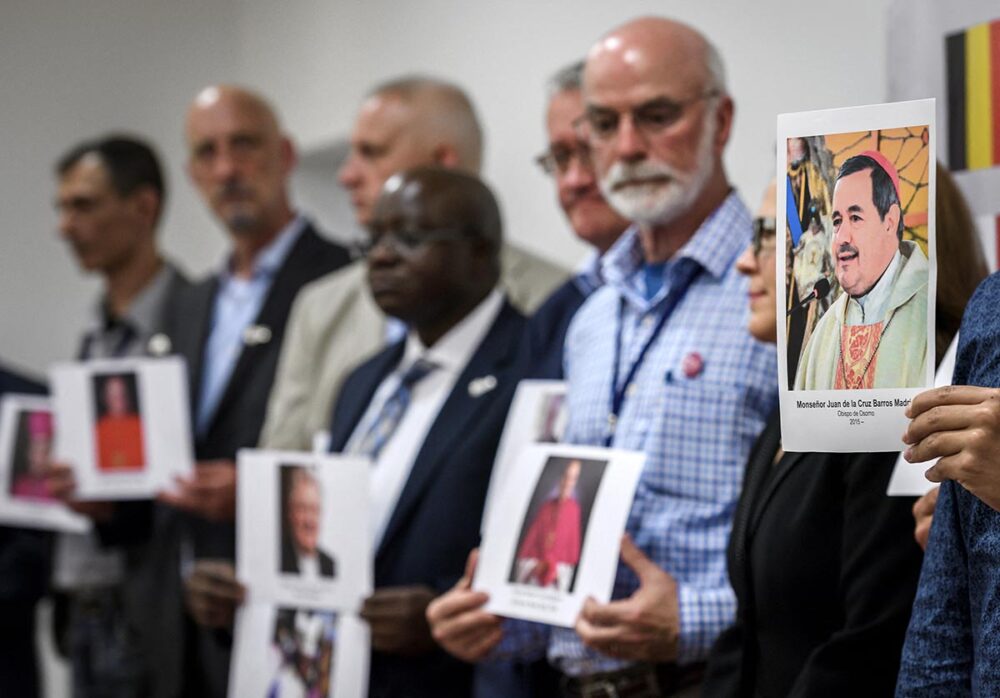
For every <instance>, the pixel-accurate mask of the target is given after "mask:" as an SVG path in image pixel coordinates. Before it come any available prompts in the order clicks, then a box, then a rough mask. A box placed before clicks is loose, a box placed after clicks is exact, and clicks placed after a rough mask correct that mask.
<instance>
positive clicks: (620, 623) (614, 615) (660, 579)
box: [576, 536, 680, 662]
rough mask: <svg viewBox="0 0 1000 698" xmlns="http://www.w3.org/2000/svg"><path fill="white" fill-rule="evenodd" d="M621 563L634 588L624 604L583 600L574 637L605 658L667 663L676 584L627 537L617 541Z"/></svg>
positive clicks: (675, 619) (674, 636) (676, 612)
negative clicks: (636, 579) (635, 584)
mask: <svg viewBox="0 0 1000 698" xmlns="http://www.w3.org/2000/svg"><path fill="white" fill-rule="evenodd" d="M621 557H622V561H624V562H625V564H626V565H628V566H629V567H630V568H632V570H633V571H634V572H635V573H636V575H637V576H638V577H639V588H638V589H637V590H636V591H635V593H634V594H632V596H630V597H628V598H627V599H622V600H620V601H612V602H610V603H607V604H599V603H597V602H596V601H594V600H593V599H592V598H588V599H587V601H586V603H585V604H584V606H583V610H582V611H581V612H580V617H579V618H578V619H577V622H576V632H577V634H578V635H579V636H580V639H581V640H583V643H584V644H585V645H587V646H588V647H590V648H592V649H595V650H597V651H598V652H602V653H604V654H606V655H608V656H611V657H616V658H618V659H634V660H638V661H648V662H669V661H673V660H674V659H676V658H677V642H678V637H679V635H680V608H679V604H678V598H677V582H676V581H674V578H673V577H671V576H670V575H669V574H667V573H666V572H664V571H663V570H661V569H660V568H659V567H658V566H657V565H656V563H655V562H653V561H652V560H650V559H649V558H648V557H646V556H645V555H644V554H643V552H642V551H641V550H639V548H638V547H637V546H636V545H635V543H633V542H632V539H631V538H629V537H628V536H623V537H622V544H621Z"/></svg>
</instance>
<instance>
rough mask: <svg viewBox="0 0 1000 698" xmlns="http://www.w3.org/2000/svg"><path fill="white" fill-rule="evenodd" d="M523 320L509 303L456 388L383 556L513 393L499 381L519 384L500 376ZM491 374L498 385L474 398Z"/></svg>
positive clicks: (427, 442)
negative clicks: (452, 460)
mask: <svg viewBox="0 0 1000 698" xmlns="http://www.w3.org/2000/svg"><path fill="white" fill-rule="evenodd" d="M519 319H520V318H519V316H518V315H517V312H516V311H515V310H514V309H513V308H512V307H511V306H510V305H509V304H508V303H507V302H506V301H504V305H503V307H502V309H501V311H500V314H499V315H498V316H497V319H496V320H495V321H494V323H493V326H492V327H491V328H490V331H489V332H488V333H487V334H486V337H485V338H484V339H483V341H482V342H481V343H480V344H479V347H478V348H477V349H476V351H475V353H474V354H473V355H472V358H471V359H470V360H469V363H468V364H467V365H466V367H465V370H463V371H462V373H461V375H459V377H458V380H457V381H456V382H455V387H454V388H452V391H451V394H450V395H449V396H448V399H447V400H445V403H444V405H443V406H442V408H441V411H440V412H438V415H437V417H436V418H435V420H434V424H433V425H432V426H431V428H430V431H429V432H428V433H427V437H426V438H425V439H424V443H423V445H422V446H421V448H420V452H419V453H418V454H417V458H416V460H415V461H414V463H413V468H412V469H411V470H410V475H409V477H408V478H407V480H406V484H405V485H404V486H403V491H402V493H400V495H399V501H398V502H397V503H396V507H395V509H394V510H393V512H392V517H391V518H390V519H389V523H388V525H387V526H386V529H385V534H384V535H383V536H382V542H381V543H380V544H379V549H378V552H377V555H380V554H381V553H382V551H383V550H384V549H385V548H386V547H387V546H388V545H389V544H390V543H391V541H392V539H393V537H394V536H395V535H396V534H397V533H398V532H399V530H400V529H401V528H402V527H403V525H404V523H405V522H406V520H407V519H408V518H409V516H410V514H411V512H412V511H413V510H414V509H415V508H416V507H417V505H418V504H419V503H420V500H421V499H422V498H423V496H424V493H425V492H426V491H427V488H428V487H429V486H430V485H431V484H432V483H433V481H434V476H435V473H436V472H437V471H438V469H439V468H440V467H441V466H442V465H443V464H444V463H445V462H446V460H447V456H448V454H450V453H454V452H455V451H456V450H458V449H459V448H460V446H458V445H457V443H456V442H459V441H461V440H462V439H463V438H467V437H468V435H469V433H470V432H472V431H475V427H474V425H475V424H477V423H478V422H480V421H481V419H480V417H481V416H482V415H483V413H484V412H485V411H487V410H488V409H489V408H490V407H491V406H492V405H493V404H494V401H493V398H494V397H495V396H497V395H500V394H503V393H504V392H505V391H508V390H512V388H511V387H509V386H506V385H501V384H499V381H509V380H516V376H504V375H500V374H501V373H502V371H503V369H505V368H506V367H507V366H508V365H509V364H510V363H511V361H512V360H513V358H514V357H515V356H516V352H517V346H516V340H517V339H518V338H519V337H520V336H521V334H522V333H523V325H522V324H521V323H519V322H518V320H519ZM489 376H492V377H493V378H494V379H495V380H496V381H498V383H497V384H496V385H495V387H494V388H492V389H491V390H489V391H488V392H484V393H481V394H476V395H473V392H475V390H473V389H472V388H471V387H470V386H471V384H472V383H473V382H474V381H476V380H478V379H486V380H488V377H489Z"/></svg>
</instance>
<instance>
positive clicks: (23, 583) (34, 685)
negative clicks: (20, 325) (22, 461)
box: [0, 367, 51, 698]
mask: <svg viewBox="0 0 1000 698" xmlns="http://www.w3.org/2000/svg"><path fill="white" fill-rule="evenodd" d="M46 392H47V391H46V389H45V386H44V385H43V384H42V383H40V382H38V381H35V380H32V379H30V378H27V377H25V376H21V375H18V374H16V373H13V372H11V371H8V370H6V369H5V368H3V367H0V396H2V395H4V394H5V393H23V394H27V395H44V394H45V393H46ZM50 543H51V536H50V534H48V533H46V532H43V531H31V530H27V529H19V528H9V527H6V526H0V695H2V696H24V697H25V698H30V697H31V696H36V695H38V692H39V684H38V662H37V659H36V657H35V643H34V642H33V641H32V639H33V638H34V637H35V602H36V601H38V599H40V598H41V597H42V595H43V594H44V593H45V590H46V589H47V588H48V579H49V563H50V552H51V549H50Z"/></svg>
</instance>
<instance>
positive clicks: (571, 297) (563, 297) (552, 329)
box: [523, 279, 587, 380]
mask: <svg viewBox="0 0 1000 698" xmlns="http://www.w3.org/2000/svg"><path fill="white" fill-rule="evenodd" d="M585 300H587V296H586V295H584V293H583V291H581V290H580V286H579V284H578V283H577V282H576V280H575V279H569V280H568V281H566V282H565V283H564V284H563V285H562V286H560V287H559V288H557V289H556V290H555V291H553V292H552V295H551V296H549V297H548V298H547V299H546V300H545V302H544V303H542V305H541V306H540V307H539V308H538V310H536V311H535V314H534V315H532V316H531V317H530V318H529V319H528V326H527V328H526V329H525V332H524V344H523V349H524V352H525V359H524V361H525V362H526V363H525V366H526V367H527V369H526V370H527V375H526V377H527V378H549V379H553V380H559V379H562V377H563V345H564V344H565V343H566V332H567V330H569V323H570V321H571V320H572V319H573V316H574V315H576V311H577V310H579V309H580V306H581V305H583V302H584V301H585Z"/></svg>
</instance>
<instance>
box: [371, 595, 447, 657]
mask: <svg viewBox="0 0 1000 698" xmlns="http://www.w3.org/2000/svg"><path fill="white" fill-rule="evenodd" d="M435 596H436V594H435V593H434V591H433V590H432V589H430V588H429V587H425V586H406V587H387V588H384V589H376V590H375V593H374V594H372V595H371V596H369V597H368V598H367V599H365V603H364V606H362V608H361V617H362V618H364V619H365V620H366V621H368V625H369V626H371V633H372V649H375V650H377V651H379V652H388V653H391V654H404V655H411V656H413V655H420V654H426V653H427V652H430V651H431V650H432V649H434V648H435V647H436V645H435V643H434V638H432V637H431V629H430V626H429V625H428V624H427V617H426V613H427V606H429V605H430V603H431V601H433V600H434V598H435Z"/></svg>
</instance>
